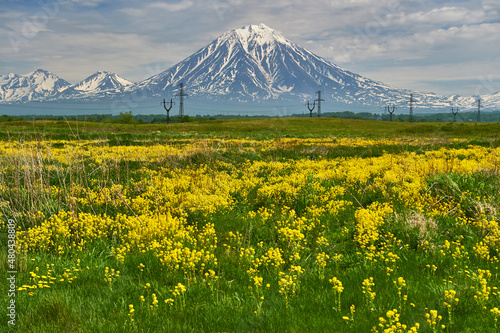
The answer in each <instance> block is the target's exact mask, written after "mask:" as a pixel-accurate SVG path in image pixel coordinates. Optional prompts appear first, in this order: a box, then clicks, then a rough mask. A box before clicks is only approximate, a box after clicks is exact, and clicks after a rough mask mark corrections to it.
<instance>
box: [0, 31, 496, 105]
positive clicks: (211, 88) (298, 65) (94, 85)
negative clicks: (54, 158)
mask: <svg viewBox="0 0 500 333" xmlns="http://www.w3.org/2000/svg"><path fill="white" fill-rule="evenodd" d="M181 82H182V83H184V86H185V87H186V89H187V91H188V93H189V95H190V96H193V97H197V98H201V99H208V100H211V101H213V102H214V103H216V102H217V101H224V102H247V103H248V102H251V103H253V102H259V103H266V102H274V103H283V102H286V103H301V105H303V103H304V101H306V100H312V99H313V98H314V97H315V94H316V92H317V91H319V90H321V91H322V97H323V98H324V99H325V102H327V103H332V104H336V105H343V106H345V108H351V109H356V108H357V107H361V106H363V107H369V106H372V107H383V106H385V105H387V104H396V105H400V106H404V107H405V108H406V107H407V101H408V100H409V96H410V94H413V99H414V100H415V106H416V107H418V108H425V109H435V110H438V109H441V110H442V109H445V108H451V107H453V106H454V107H462V108H465V109H469V108H471V107H473V105H474V104H475V102H476V100H477V96H471V97H462V96H459V95H453V96H440V95H437V94H434V93H428V92H417V91H410V90H406V89H397V88H393V87H390V86H389V85H387V84H384V83H382V82H379V81H374V80H371V79H368V78H366V77H363V76H361V75H358V74H355V73H353V72H350V71H348V70H346V69H343V68H341V67H339V66H337V65H335V64H333V63H331V62H330V61H328V60H325V59H323V58H321V57H319V56H317V55H315V54H314V53H312V52H310V51H308V50H306V49H305V48H303V47H301V46H299V45H297V44H295V43H293V42H291V41H289V40H288V39H286V38H285V37H284V36H282V35H281V34H280V33H278V32H277V31H275V30H273V29H271V28H269V27H267V26H266V25H264V24H260V25H250V26H246V27H243V28H241V29H233V30H230V31H228V32H226V33H224V34H223V35H222V36H220V37H219V38H217V39H216V40H214V41H213V42H211V43H210V44H208V45H207V46H206V47H204V48H202V49H200V50H199V51H198V52H196V53H194V54H193V55H191V56H189V57H188V58H186V59H184V60H183V61H181V62H180V63H178V64H176V65H174V66H172V67H171V68H169V69H167V70H165V71H164V72H161V73H159V74H157V75H154V76H152V77H150V78H148V79H146V80H143V81H141V82H137V83H133V82H130V81H127V80H125V79H123V78H121V77H120V76H118V75H116V74H114V73H110V72H97V73H95V74H93V75H91V76H90V77H88V78H86V79H85V80H83V81H81V82H79V83H78V84H75V85H71V84H70V83H69V82H67V81H65V80H63V79H61V78H59V77H58V76H57V75H55V74H52V73H50V72H47V71H45V70H41V69H38V70H36V71H34V72H31V73H28V74H26V75H18V74H7V75H0V103H20V102H21V103H22V102H31V101H82V102H90V101H113V100H117V99H122V100H123V99H126V98H128V99H134V100H147V99H160V98H166V97H173V95H174V94H175V93H176V92H177V87H178V84H179V83H181ZM481 99H482V100H483V106H484V107H485V108H489V109H500V92H499V93H496V94H492V95H483V96H481Z"/></svg>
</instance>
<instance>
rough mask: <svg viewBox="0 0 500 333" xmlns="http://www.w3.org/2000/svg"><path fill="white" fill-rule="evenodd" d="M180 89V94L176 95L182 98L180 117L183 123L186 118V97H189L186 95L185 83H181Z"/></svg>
mask: <svg viewBox="0 0 500 333" xmlns="http://www.w3.org/2000/svg"><path fill="white" fill-rule="evenodd" d="M179 87H180V92H179V93H178V94H177V95H175V96H179V97H180V103H179V117H180V118H181V119H180V121H181V122H182V119H183V118H184V96H186V97H187V96H188V95H187V94H185V93H184V83H179Z"/></svg>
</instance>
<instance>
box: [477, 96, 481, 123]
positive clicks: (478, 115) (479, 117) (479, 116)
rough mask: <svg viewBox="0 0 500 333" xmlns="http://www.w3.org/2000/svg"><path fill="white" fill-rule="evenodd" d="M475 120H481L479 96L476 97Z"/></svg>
mask: <svg viewBox="0 0 500 333" xmlns="http://www.w3.org/2000/svg"><path fill="white" fill-rule="evenodd" d="M477 122H478V123H480V122H481V98H480V97H478V98H477Z"/></svg>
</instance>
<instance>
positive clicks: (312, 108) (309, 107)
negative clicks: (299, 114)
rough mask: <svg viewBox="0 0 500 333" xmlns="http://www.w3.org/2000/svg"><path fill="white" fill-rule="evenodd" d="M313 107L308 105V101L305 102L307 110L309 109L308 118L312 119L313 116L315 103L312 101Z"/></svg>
mask: <svg viewBox="0 0 500 333" xmlns="http://www.w3.org/2000/svg"><path fill="white" fill-rule="evenodd" d="M313 102H314V103H313V106H312V107H311V104H309V101H307V108H308V109H309V112H310V113H309V114H310V117H311V118H312V116H313V110H314V108H315V107H316V101H313Z"/></svg>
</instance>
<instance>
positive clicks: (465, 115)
mask: <svg viewBox="0 0 500 333" xmlns="http://www.w3.org/2000/svg"><path fill="white" fill-rule="evenodd" d="M312 116H313V117H317V114H316V113H312ZM321 116H322V117H324V118H343V119H364V120H380V121H389V120H390V115H389V114H377V113H370V112H360V113H354V112H351V111H344V112H325V113H322V115H321ZM284 117H310V114H293V115H290V116H284ZM244 118H248V119H250V118H272V117H270V116H264V115H260V116H238V115H222V114H219V115H208V116H200V115H197V116H184V117H183V118H182V121H181V119H180V117H179V116H171V117H170V119H169V121H170V122H172V123H179V122H192V121H211V120H218V119H244ZM22 120H67V121H89V122H99V123H116V124H155V123H166V122H167V115H163V114H150V115H144V114H138V115H134V114H132V111H129V112H122V113H120V114H119V115H111V114H91V115H74V116H50V115H43V116H40V115H39V116H30V115H23V116H8V115H2V116H0V122H8V121H22ZM392 121H395V122H408V121H410V117H409V115H408V114H394V115H393V117H392ZM413 121H415V122H453V121H454V118H453V114H452V113H451V112H449V113H425V114H418V113H417V114H415V115H414V116H413ZM456 121H457V122H475V121H477V112H459V113H458V114H457V115H456ZM481 122H500V111H493V112H481Z"/></svg>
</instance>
